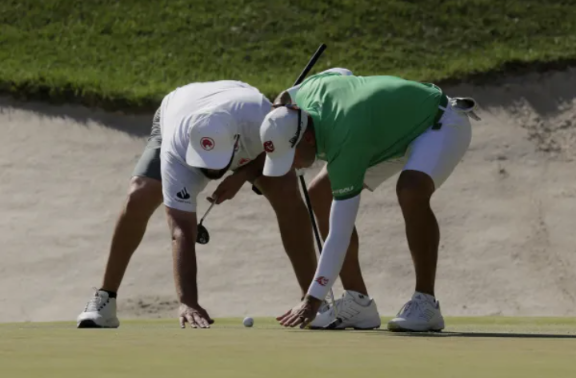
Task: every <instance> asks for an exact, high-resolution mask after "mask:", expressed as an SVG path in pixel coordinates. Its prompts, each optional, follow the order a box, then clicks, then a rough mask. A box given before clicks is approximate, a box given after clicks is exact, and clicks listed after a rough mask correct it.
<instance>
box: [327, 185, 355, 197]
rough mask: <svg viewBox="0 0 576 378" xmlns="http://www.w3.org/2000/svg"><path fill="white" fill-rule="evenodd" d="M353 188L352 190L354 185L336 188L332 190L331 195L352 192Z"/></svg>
mask: <svg viewBox="0 0 576 378" xmlns="http://www.w3.org/2000/svg"><path fill="white" fill-rule="evenodd" d="M353 190H354V186H349V187H347V188H342V189H336V190H333V191H332V195H335V196H343V195H345V194H348V193H350V192H352V191H353Z"/></svg>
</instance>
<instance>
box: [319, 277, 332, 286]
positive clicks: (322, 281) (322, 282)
mask: <svg viewBox="0 0 576 378" xmlns="http://www.w3.org/2000/svg"><path fill="white" fill-rule="evenodd" d="M316 282H318V284H319V285H322V286H326V285H328V282H330V280H329V279H328V278H326V277H324V276H320V277H318V278H316Z"/></svg>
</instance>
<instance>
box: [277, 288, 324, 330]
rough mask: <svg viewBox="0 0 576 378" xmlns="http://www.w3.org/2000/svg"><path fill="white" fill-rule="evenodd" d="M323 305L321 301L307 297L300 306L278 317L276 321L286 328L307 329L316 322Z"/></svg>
mask: <svg viewBox="0 0 576 378" xmlns="http://www.w3.org/2000/svg"><path fill="white" fill-rule="evenodd" d="M321 305H322V301H321V300H320V299H317V298H314V297H311V296H309V295H307V296H306V297H305V298H304V300H303V301H302V302H301V303H300V304H299V305H298V306H296V307H294V308H293V309H292V310H289V311H288V312H287V313H285V314H284V315H282V316H279V317H277V318H276V320H278V321H279V322H280V324H281V325H283V326H284V327H295V326H297V325H300V328H305V327H306V326H307V325H308V324H310V323H311V322H312V321H313V320H314V318H315V317H316V314H317V313H318V309H320V306H321Z"/></svg>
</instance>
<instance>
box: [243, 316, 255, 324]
mask: <svg viewBox="0 0 576 378" xmlns="http://www.w3.org/2000/svg"><path fill="white" fill-rule="evenodd" d="M243 323H244V327H252V326H253V325H254V319H252V318H251V317H249V316H248V317H246V318H244V322H243Z"/></svg>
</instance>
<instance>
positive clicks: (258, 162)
mask: <svg viewBox="0 0 576 378" xmlns="http://www.w3.org/2000/svg"><path fill="white" fill-rule="evenodd" d="M265 160H266V153H264V152H263V153H261V154H260V155H258V157H257V158H256V159H254V160H252V161H251V162H250V163H248V164H246V165H245V166H243V167H240V168H239V169H238V170H237V171H236V174H240V175H243V176H244V177H245V179H246V181H248V182H251V183H253V182H254V181H255V180H256V179H257V178H258V177H260V176H262V171H263V170H264V161H265Z"/></svg>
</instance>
